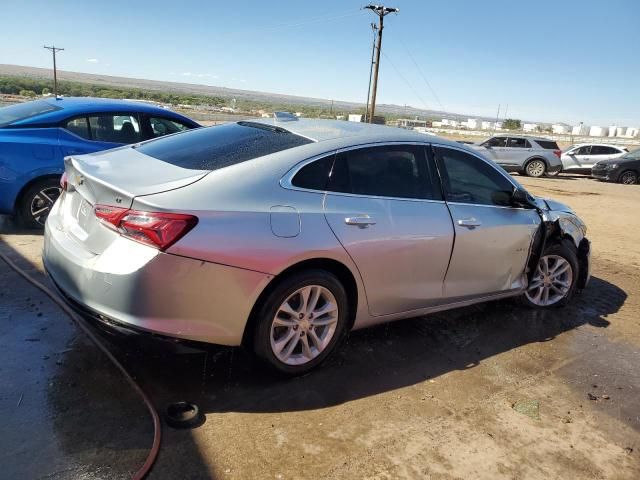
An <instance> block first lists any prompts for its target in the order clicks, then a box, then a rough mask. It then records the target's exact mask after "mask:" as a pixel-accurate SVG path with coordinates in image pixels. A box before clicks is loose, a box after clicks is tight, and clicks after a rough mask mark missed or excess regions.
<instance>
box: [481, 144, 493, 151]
mask: <svg viewBox="0 0 640 480" xmlns="http://www.w3.org/2000/svg"><path fill="white" fill-rule="evenodd" d="M482 146H483V147H484V148H488V149H489V150H491V145H489V144H488V143H485V144H484V145H482Z"/></svg>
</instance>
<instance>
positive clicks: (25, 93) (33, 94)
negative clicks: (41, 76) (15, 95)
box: [20, 90, 38, 98]
mask: <svg viewBox="0 0 640 480" xmlns="http://www.w3.org/2000/svg"><path fill="white" fill-rule="evenodd" d="M37 95H38V94H37V93H36V92H34V91H33V90H20V96H21V97H31V98H33V97H36V96H37Z"/></svg>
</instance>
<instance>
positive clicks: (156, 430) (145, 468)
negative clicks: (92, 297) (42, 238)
mask: <svg viewBox="0 0 640 480" xmlns="http://www.w3.org/2000/svg"><path fill="white" fill-rule="evenodd" d="M0 259H2V260H3V261H4V262H5V263H6V264H7V265H8V266H9V267H10V268H11V269H12V270H13V271H15V272H16V273H17V274H18V275H20V276H21V277H22V278H24V279H25V280H26V281H27V282H29V283H31V284H32V285H33V286H34V287H36V288H38V289H39V290H41V291H42V292H43V293H44V294H45V295H47V296H48V297H49V298H50V299H51V300H52V301H53V302H54V303H55V304H56V305H58V306H59V307H60V308H61V309H62V311H63V312H64V313H66V314H67V315H68V316H69V317H70V318H71V319H72V320H73V321H74V322H75V323H76V325H77V326H78V327H79V328H80V330H82V331H83V332H84V333H85V334H86V335H87V336H88V337H89V338H90V339H91V341H92V342H93V343H95V344H96V346H97V347H98V348H99V349H100V350H101V351H102V353H104V354H105V355H106V356H107V358H108V359H109V360H111V363H113V364H114V365H115V367H116V368H117V369H118V370H120V373H122V375H123V376H124V378H125V379H126V380H127V382H128V383H129V385H131V387H132V388H133V389H134V390H135V391H136V392H137V393H138V395H140V397H142V400H143V401H144V403H145V405H146V406H147V409H148V410H149V414H150V415H151V419H152V420H153V443H152V445H151V449H150V450H149V454H148V455H147V458H146V460H145V462H144V464H143V465H142V466H141V467H140V469H139V470H138V471H137V472H136V473H135V474H134V476H133V477H132V478H133V479H134V480H141V479H143V478H145V477H146V476H147V474H148V473H149V471H150V470H151V467H152V466H153V464H154V463H155V461H156V458H157V457H158V452H159V450H160V441H161V439H162V425H161V423H160V416H159V415H158V412H157V411H156V409H155V407H154V406H153V404H152V403H151V399H150V398H149V397H148V396H147V394H146V393H145V392H144V390H142V387H140V385H138V384H137V383H136V381H135V380H134V379H133V377H132V376H131V375H130V374H129V372H127V370H126V369H125V368H124V367H123V366H122V364H121V363H120V362H119V361H118V359H117V358H116V357H114V356H113V354H112V353H111V352H110V351H109V349H108V348H107V347H106V346H105V345H104V344H103V343H102V342H101V341H100V340H99V339H98V337H96V335H95V334H94V333H93V332H92V331H91V330H89V328H88V327H87V325H86V324H85V322H84V320H83V319H82V318H81V317H80V316H79V315H77V314H76V313H75V312H74V311H73V310H72V309H71V308H69V306H68V305H67V304H66V303H65V302H64V300H62V299H61V298H60V297H59V296H58V295H57V294H55V293H54V292H53V291H52V290H50V289H49V288H47V287H46V286H44V285H43V284H42V283H40V282H39V281H38V280H36V279H34V278H32V277H31V276H30V275H29V274H28V273H26V272H25V271H24V270H22V269H21V268H20V267H19V266H18V265H16V263H14V262H13V260H11V259H10V258H9V257H7V256H6V255H5V254H4V253H2V252H0Z"/></svg>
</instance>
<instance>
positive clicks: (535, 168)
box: [527, 160, 545, 177]
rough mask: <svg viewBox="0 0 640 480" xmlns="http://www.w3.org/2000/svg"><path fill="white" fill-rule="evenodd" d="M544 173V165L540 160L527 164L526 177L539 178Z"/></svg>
mask: <svg viewBox="0 0 640 480" xmlns="http://www.w3.org/2000/svg"><path fill="white" fill-rule="evenodd" d="M544 171H545V164H544V162H542V161H541V160H532V161H530V162H529V163H528V164H527V175H529V176H530V177H541V176H542V175H544Z"/></svg>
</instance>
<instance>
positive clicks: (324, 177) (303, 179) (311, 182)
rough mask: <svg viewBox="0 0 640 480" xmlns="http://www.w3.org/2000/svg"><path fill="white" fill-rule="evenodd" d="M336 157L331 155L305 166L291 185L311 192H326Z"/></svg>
mask: <svg viewBox="0 0 640 480" xmlns="http://www.w3.org/2000/svg"><path fill="white" fill-rule="evenodd" d="M334 157H335V155H330V156H328V157H324V158H321V159H320V160H315V161H313V162H311V163H309V164H307V165H305V166H304V167H302V168H301V169H300V170H299V171H298V173H296V174H295V176H294V177H293V179H292V180H291V185H293V186H294V187H298V188H307V189H309V190H326V188H327V183H328V181H329V172H330V171H331V167H332V166H333V159H334Z"/></svg>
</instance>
